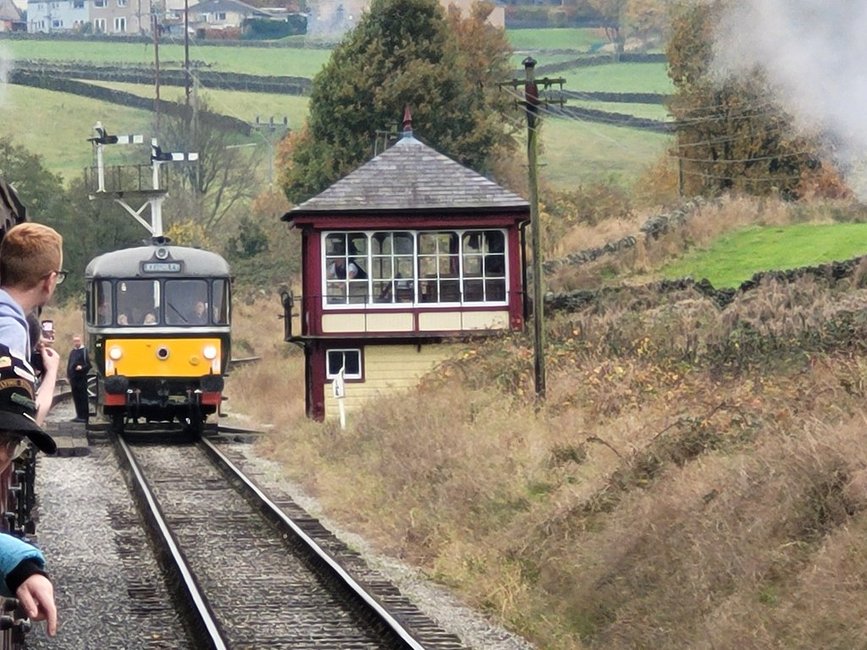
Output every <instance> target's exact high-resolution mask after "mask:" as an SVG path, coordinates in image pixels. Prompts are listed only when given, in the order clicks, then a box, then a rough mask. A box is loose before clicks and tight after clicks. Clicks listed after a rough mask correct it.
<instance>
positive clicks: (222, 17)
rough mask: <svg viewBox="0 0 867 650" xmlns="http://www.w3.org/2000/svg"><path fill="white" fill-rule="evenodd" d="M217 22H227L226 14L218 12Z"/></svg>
mask: <svg viewBox="0 0 867 650" xmlns="http://www.w3.org/2000/svg"><path fill="white" fill-rule="evenodd" d="M217 20H226V12H225V11H218V12H217Z"/></svg>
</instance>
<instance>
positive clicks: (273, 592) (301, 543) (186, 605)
mask: <svg viewBox="0 0 867 650" xmlns="http://www.w3.org/2000/svg"><path fill="white" fill-rule="evenodd" d="M112 439H113V441H114V444H115V453H116V455H117V456H118V458H120V460H121V464H122V465H123V467H124V469H125V474H126V478H127V481H128V483H129V485H130V486H131V488H132V490H133V492H134V494H135V496H136V500H137V502H138V504H139V507H140V509H141V510H142V513H143V515H144V518H145V520H146V521H147V523H148V526H149V529H150V530H149V532H150V535H151V537H152V538H153V540H154V541H155V544H156V546H157V548H158V549H159V551H158V554H159V556H160V562H161V564H162V565H163V568H164V570H165V571H166V573H167V575H168V576H169V580H168V582H169V584H172V585H173V587H174V591H175V595H176V597H178V602H179V603H182V608H183V610H184V613H185V615H186V618H187V621H188V622H189V624H188V626H187V627H188V632H189V634H190V636H191V637H192V640H191V643H192V645H193V646H195V647H207V648H264V647H268V648H314V647H316V648H322V647H327V648H347V649H350V648H351V649H356V648H357V649H362V648H419V649H420V648H429V649H432V650H458V649H461V648H464V647H465V646H463V645H462V643H461V642H460V640H459V639H458V638H457V637H455V636H454V635H452V634H449V633H447V632H445V631H444V630H442V629H441V628H440V627H439V626H437V625H436V624H435V623H434V622H433V621H431V620H430V619H428V618H427V617H426V616H424V615H423V614H421V612H419V611H418V610H417V609H416V608H415V607H414V606H413V605H412V604H411V603H410V602H409V601H407V600H406V599H405V598H404V597H403V596H402V595H401V594H400V592H399V591H398V590H397V589H396V588H394V587H393V586H392V585H390V584H389V583H387V582H386V581H384V580H382V579H381V578H379V579H378V580H377V579H376V578H375V577H374V578H371V577H370V576H369V575H366V576H363V577H362V578H359V577H358V573H359V572H358V569H357V563H358V562H359V559H358V557H357V556H356V555H354V554H352V553H351V552H349V551H348V550H347V549H345V548H341V546H342V545H341V544H339V542H337V540H336V539H335V538H334V537H333V536H331V535H330V533H328V531H326V530H325V529H324V528H323V527H322V526H321V525H320V524H319V523H318V522H317V521H316V520H315V519H312V518H311V517H309V515H306V513H304V512H303V510H301V509H300V508H299V507H298V506H297V505H295V504H292V503H287V502H286V501H285V500H282V501H280V502H279V503H278V502H276V501H274V500H272V499H271V498H269V496H268V495H267V494H266V493H265V492H264V491H263V490H262V489H260V488H259V487H258V486H257V484H256V483H255V481H254V480H252V479H251V478H249V477H248V476H246V475H245V474H244V472H243V471H242V469H241V468H240V467H239V465H238V463H237V462H235V461H233V459H232V458H231V457H230V456H231V451H230V449H228V448H227V447H228V446H227V445H222V444H215V443H214V442H213V441H211V440H208V439H203V440H201V441H199V442H197V443H195V444H188V445H178V444H172V445H156V444H151V443H142V442H136V443H133V442H132V441H131V440H129V439H125V438H120V437H116V436H112ZM236 460H237V459H236Z"/></svg>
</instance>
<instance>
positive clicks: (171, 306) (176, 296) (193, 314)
mask: <svg viewBox="0 0 867 650" xmlns="http://www.w3.org/2000/svg"><path fill="white" fill-rule="evenodd" d="M165 302H166V324H167V325H207V324H208V322H209V320H210V319H209V317H208V313H209V311H210V301H209V300H208V281H207V280H166V300H165Z"/></svg>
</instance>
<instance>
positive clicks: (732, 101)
mask: <svg viewBox="0 0 867 650" xmlns="http://www.w3.org/2000/svg"><path fill="white" fill-rule="evenodd" d="M720 10H721V3H719V2H716V3H709V4H693V5H692V6H689V7H687V8H685V9H683V10H682V11H681V12H679V13H678V14H677V15H676V16H675V18H674V22H673V32H672V38H671V40H670V42H669V47H668V65H669V76H670V77H671V79H672V81H673V82H674V85H675V87H676V89H677V92H676V94H675V97H674V99H673V100H672V102H671V105H670V109H671V112H672V114H673V115H674V117H675V118H676V120H677V124H678V131H677V145H676V150H675V153H676V156H677V158H678V160H679V164H680V169H681V175H682V179H683V191H684V193H686V194H690V195H692V194H704V195H714V194H718V193H720V192H724V191H729V190H738V191H743V192H748V193H750V194H760V195H762V194H769V193H776V192H779V193H781V194H782V195H783V196H787V197H796V196H798V195H799V192H800V190H799V188H800V187H802V186H803V184H804V183H805V181H807V179H808V178H809V177H810V176H812V175H815V174H816V173H817V169H818V167H819V165H820V164H819V162H818V158H817V156H816V155H815V153H814V152H815V151H816V149H817V147H816V145H815V142H813V141H811V140H810V139H808V138H806V137H805V136H803V135H800V134H798V133H796V132H795V131H794V130H793V128H792V124H793V120H792V118H791V116H789V115H787V114H786V113H785V112H784V111H783V110H781V109H780V108H779V107H778V106H777V105H776V104H775V103H774V101H773V99H772V95H771V92H770V90H769V88H768V84H767V81H766V79H765V77H764V75H763V73H762V70H761V69H754V70H752V71H751V72H750V73H749V74H748V75H741V76H739V77H736V78H735V77H727V78H724V79H720V78H719V75H714V74H713V73H712V69H711V64H712V59H713V33H712V27H713V25H714V21H715V20H716V16H717V12H719V11H720Z"/></svg>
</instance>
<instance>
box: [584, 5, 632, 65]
mask: <svg viewBox="0 0 867 650" xmlns="http://www.w3.org/2000/svg"><path fill="white" fill-rule="evenodd" d="M587 4H589V5H590V6H591V7H593V8H594V9H595V10H596V11H597V12H599V15H600V17H601V18H602V20H603V22H604V24H603V27H604V29H605V36H606V37H607V38H608V40H609V41H610V42H611V43H614V46H615V47H616V49H617V53H618V54H620V53H621V52H623V41H624V40H625V39H624V35H623V29H622V27H623V22H624V13H625V11H626V7H627V5H628V4H629V0H587Z"/></svg>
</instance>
